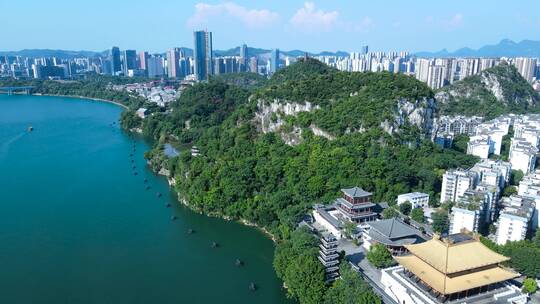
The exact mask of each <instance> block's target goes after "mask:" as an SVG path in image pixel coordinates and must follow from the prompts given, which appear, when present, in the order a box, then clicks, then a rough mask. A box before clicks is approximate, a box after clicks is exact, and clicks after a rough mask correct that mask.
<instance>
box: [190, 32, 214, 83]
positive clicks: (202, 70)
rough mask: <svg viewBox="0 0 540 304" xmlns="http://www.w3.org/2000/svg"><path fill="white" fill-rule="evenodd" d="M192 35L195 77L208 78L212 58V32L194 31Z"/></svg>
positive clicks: (198, 78) (199, 78)
mask: <svg viewBox="0 0 540 304" xmlns="http://www.w3.org/2000/svg"><path fill="white" fill-rule="evenodd" d="M193 37H194V40H195V41H194V42H195V43H194V45H195V49H194V59H195V78H196V79H197V80H199V81H200V80H208V79H210V76H211V75H212V72H213V71H212V67H213V64H212V63H213V62H214V60H213V59H212V57H213V53H212V32H208V31H206V30H205V31H195V32H194V33H193Z"/></svg>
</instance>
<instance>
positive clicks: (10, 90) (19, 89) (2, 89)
mask: <svg viewBox="0 0 540 304" xmlns="http://www.w3.org/2000/svg"><path fill="white" fill-rule="evenodd" d="M33 89H34V87H31V86H26V87H0V93H1V92H7V94H8V95H13V93H15V92H24V93H25V94H31V93H32V90H33Z"/></svg>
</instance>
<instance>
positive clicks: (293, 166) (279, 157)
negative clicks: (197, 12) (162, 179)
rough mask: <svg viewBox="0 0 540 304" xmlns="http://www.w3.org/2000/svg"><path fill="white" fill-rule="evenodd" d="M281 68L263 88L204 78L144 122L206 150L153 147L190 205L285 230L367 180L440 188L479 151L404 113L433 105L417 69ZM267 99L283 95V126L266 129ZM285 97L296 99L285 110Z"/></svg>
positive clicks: (397, 188) (385, 187) (379, 190)
mask: <svg viewBox="0 0 540 304" xmlns="http://www.w3.org/2000/svg"><path fill="white" fill-rule="evenodd" d="M278 75H280V76H276V77H283V81H281V82H279V81H276V79H273V81H272V80H270V81H271V82H273V83H274V84H269V85H266V86H264V87H263V88H260V89H257V88H251V89H246V88H242V87H238V86H235V85H231V84H227V83H224V82H223V81H220V80H219V79H218V80H213V81H210V82H209V83H200V84H197V85H195V86H193V87H191V88H188V89H187V90H186V91H185V92H184V93H183V94H182V96H181V97H180V99H179V100H178V101H177V102H176V103H175V104H174V108H173V111H171V112H170V113H167V114H165V113H157V114H155V115H152V116H150V117H148V118H146V119H145V120H144V123H143V130H144V132H145V134H146V135H148V136H152V137H154V138H156V139H159V142H160V144H163V143H164V142H166V141H168V142H173V143H175V144H177V146H178V147H186V146H187V147H191V146H192V145H195V146H197V147H198V148H199V149H200V151H201V156H200V157H193V156H191V154H190V153H189V149H185V151H184V152H183V153H182V154H181V156H180V157H178V158H175V159H170V160H168V159H166V158H165V157H164V156H163V154H162V152H161V149H160V145H159V144H158V145H157V146H156V149H154V150H153V151H152V152H151V153H149V155H148V157H149V158H151V159H152V160H153V163H154V165H155V166H160V165H164V166H166V167H167V168H168V169H169V170H170V171H171V172H172V174H173V175H175V177H176V179H177V181H178V184H177V188H178V192H179V193H180V195H181V196H182V197H183V198H184V199H185V200H186V201H187V202H188V203H189V204H190V206H191V207H193V208H195V209H197V210H199V211H202V212H205V213H210V214H219V215H226V216H229V217H232V218H237V219H240V218H241V219H246V220H248V221H250V222H254V223H257V224H258V225H260V226H262V227H265V228H267V229H268V230H269V231H271V232H272V233H273V234H275V235H276V236H277V237H278V238H281V237H287V235H288V231H289V229H290V228H291V227H293V226H294V224H295V222H296V221H297V220H298V218H299V217H300V216H301V215H302V214H304V213H305V212H307V211H308V210H309V209H310V208H311V206H312V205H313V204H314V203H326V202H330V201H331V200H333V199H334V198H335V197H336V196H337V195H339V189H341V188H343V187H348V186H353V185H357V186H360V187H362V188H364V189H365V190H367V191H371V192H374V196H375V199H376V201H379V202H381V201H389V202H392V201H394V199H395V197H396V196H397V195H398V194H400V193H404V192H409V191H414V190H419V191H423V192H427V193H431V194H433V195H434V194H435V193H436V192H437V191H439V190H438V189H439V188H440V182H441V175H442V172H443V171H444V170H445V169H446V168H452V167H460V166H469V165H472V164H473V163H474V158H473V157H470V156H466V155H463V154H461V153H460V152H457V151H453V150H441V149H439V148H438V147H436V146H435V145H434V144H432V143H431V142H430V141H429V138H426V137H424V136H421V134H419V133H418V131H419V130H420V128H417V127H415V125H414V124H412V125H411V124H409V123H408V120H409V119H410V116H411V115H408V114H407V115H408V116H407V115H405V114H404V115H403V116H404V117H402V116H400V111H399V105H400V104H401V105H407V103H410V105H412V106H411V107H410V108H407V107H406V106H402V107H403V111H404V112H403V113H408V112H406V110H411V111H413V112H414V110H415V109H416V110H418V111H423V112H422V113H428V112H427V111H425V109H428V108H429V105H428V101H429V100H430V98H431V97H432V94H433V93H432V92H431V90H430V89H429V88H427V87H426V86H425V85H424V84H422V83H420V82H418V81H417V80H415V79H414V78H412V77H409V76H405V75H392V74H390V73H347V72H337V71H335V70H329V69H325V68H324V67H323V66H322V65H321V64H320V63H318V62H314V61H311V60H309V61H307V62H304V61H301V62H298V63H296V64H293V65H292V66H289V67H287V68H285V69H283V70H282V71H280V72H279V74H278ZM268 98H269V99H271V100H273V99H274V98H276V99H279V101H278V102H277V104H276V106H275V107H270V110H272V109H273V110H275V111H272V112H271V115H269V116H270V122H271V123H273V124H277V125H278V126H276V127H275V128H274V129H266V132H262V130H261V126H260V121H261V120H260V115H262V112H263V111H262V109H261V107H264V106H265V105H264V104H265V102H266V101H267V99H268ZM417 101H418V102H417ZM272 102H273V101H272ZM282 102H285V104H287V102H290V103H297V105H296V106H291V107H287V106H285V107H284V108H280V106H281V105H283V103H282ZM306 102H310V103H312V104H313V105H312V109H314V110H313V111H312V112H309V111H306V112H298V113H296V112H295V111H291V112H289V110H290V109H289V108H292V109H300V108H302V104H303V103H304V106H305V103H306ZM290 103H289V105H290ZM424 105H425V106H424ZM304 109H306V108H305V107H304ZM287 112H288V113H289V114H291V115H287ZM403 113H402V114H403ZM272 114H273V115H272ZM432 114H433V113H429V116H431V115H432ZM426 115H427V114H426ZM419 117H424V116H421V115H419ZM386 119H393V120H394V122H395V123H396V125H398V126H400V129H399V132H398V130H394V132H388V130H385V128H383V127H381V125H380V123H381V122H384V121H385V120H386ZM279 121H282V123H281V124H280V123H279ZM312 125H316V126H317V127H318V128H325V129H327V130H328V132H332V136H331V137H329V136H325V135H324V134H323V135H317V134H315V133H316V132H313V131H312V130H311V129H310V128H309V127H306V126H312ZM128 127H133V126H128ZM295 128H299V129H300V131H301V135H300V137H301V140H298V141H296V142H294V144H290V143H287V142H286V141H287V138H284V137H283V134H284V133H294V129H295ZM347 128H349V129H348V130H347ZM315 130H317V129H315ZM326 135H328V134H326ZM162 161H163V162H162Z"/></svg>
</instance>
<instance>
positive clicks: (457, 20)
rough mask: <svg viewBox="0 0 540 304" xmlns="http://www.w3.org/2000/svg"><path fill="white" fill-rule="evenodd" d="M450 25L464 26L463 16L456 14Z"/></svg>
mask: <svg viewBox="0 0 540 304" xmlns="http://www.w3.org/2000/svg"><path fill="white" fill-rule="evenodd" d="M448 25H449V26H450V27H458V26H461V25H463V14H456V15H454V16H453V17H452V19H450V21H449V22H448Z"/></svg>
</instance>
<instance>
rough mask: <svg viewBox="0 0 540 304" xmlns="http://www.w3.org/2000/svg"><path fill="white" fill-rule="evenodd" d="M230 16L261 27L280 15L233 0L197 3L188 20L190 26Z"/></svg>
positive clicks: (248, 24)
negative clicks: (216, 2) (220, 2)
mask: <svg viewBox="0 0 540 304" xmlns="http://www.w3.org/2000/svg"><path fill="white" fill-rule="evenodd" d="M222 16H229V17H232V18H235V19H238V20H240V21H241V22H242V23H244V24H245V25H246V26H248V27H251V28H261V27H265V26H267V25H270V24H272V23H274V22H276V21H277V20H278V19H279V15H278V14H277V13H275V12H272V11H270V10H267V9H260V10H257V9H248V8H246V7H243V6H241V5H238V4H236V3H233V2H227V3H222V4H208V3H197V4H195V14H193V16H191V18H189V20H188V26H189V27H192V28H194V27H200V26H204V25H207V24H208V23H209V21H210V20H211V19H213V18H219V17H222Z"/></svg>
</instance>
